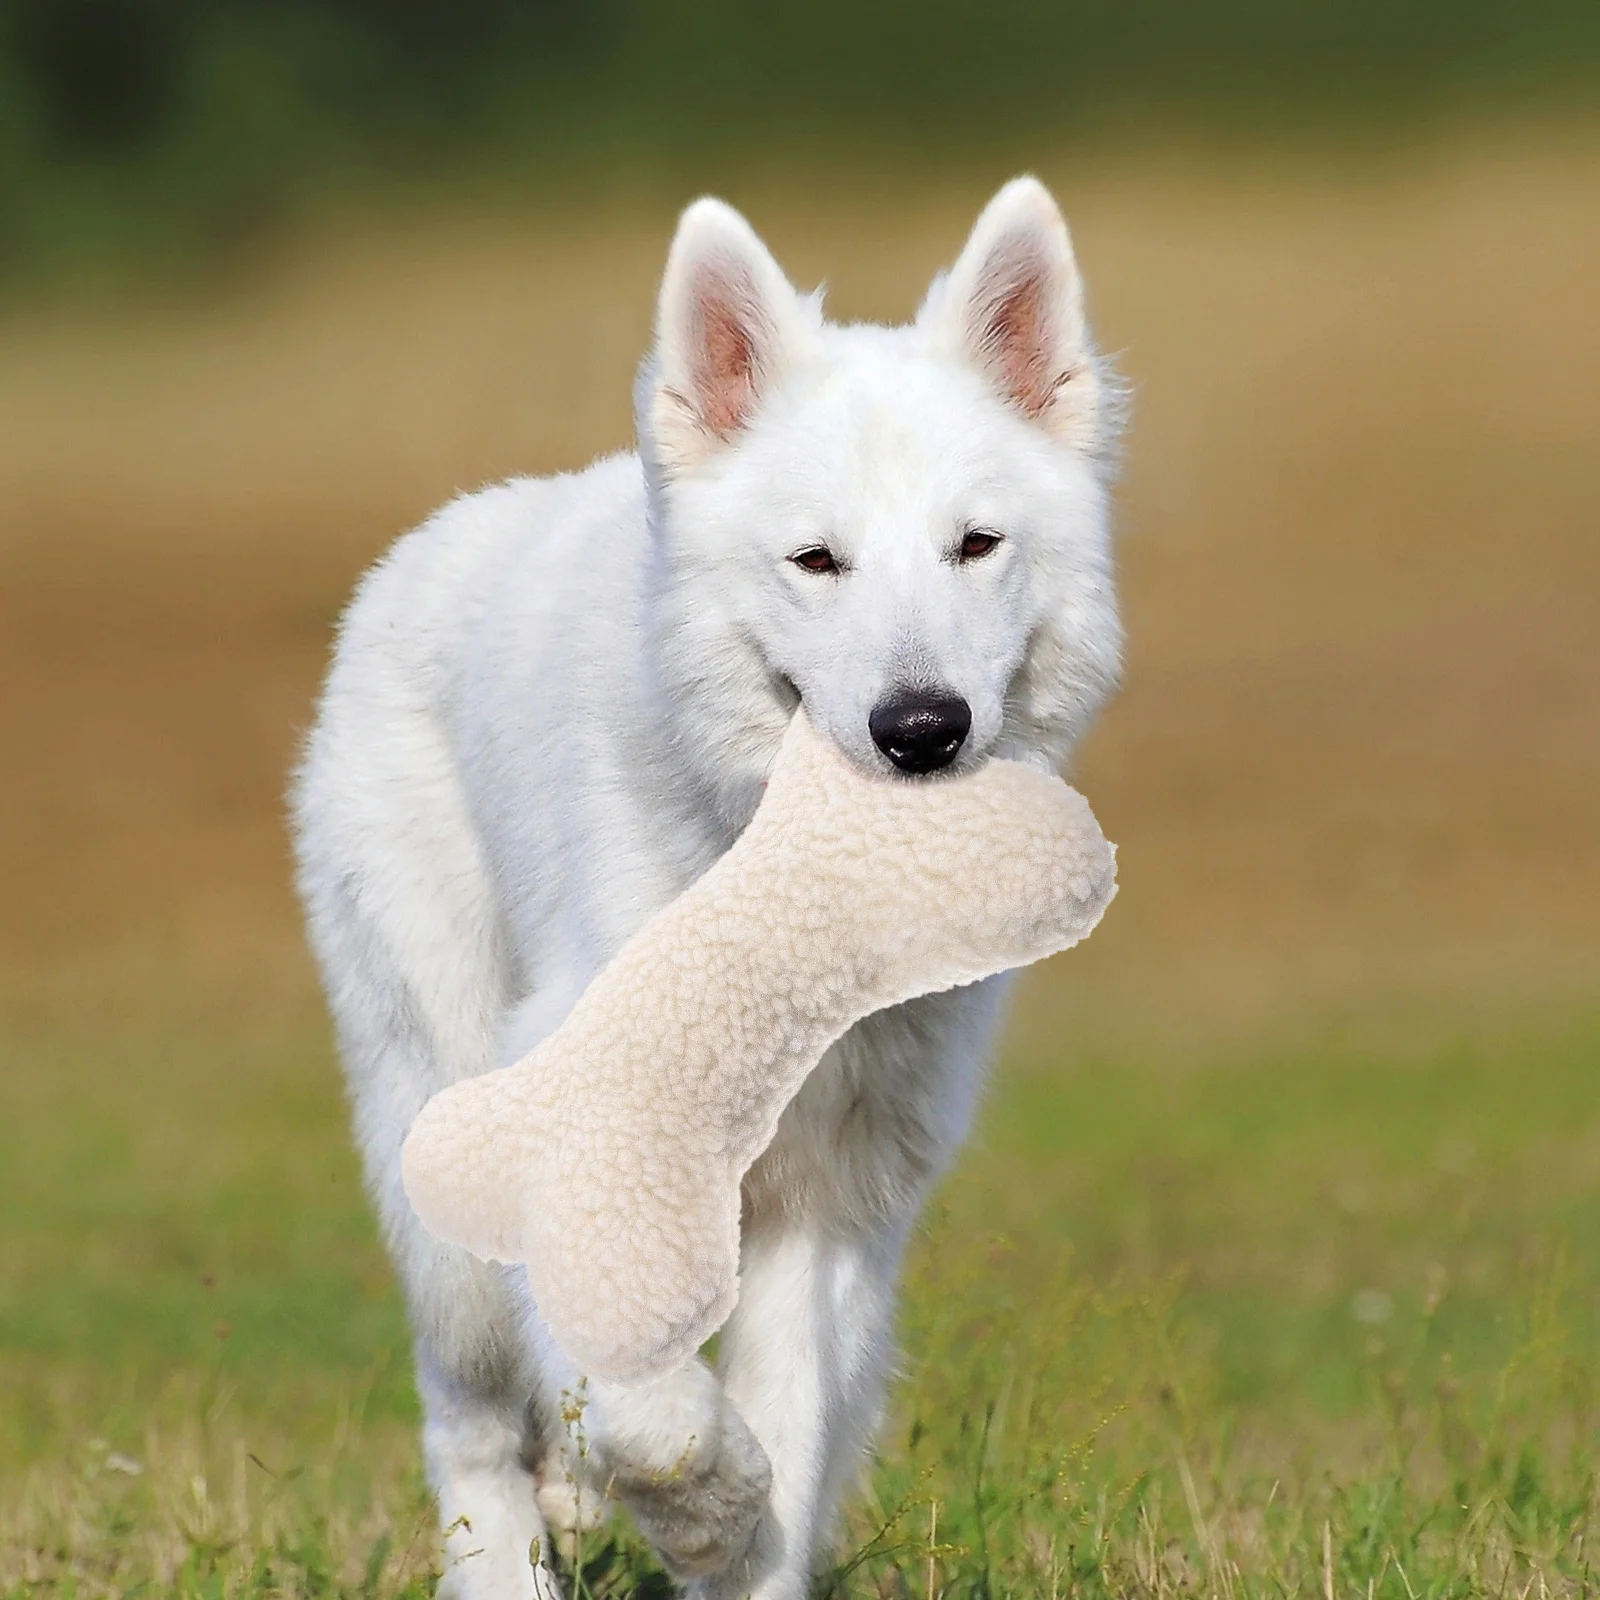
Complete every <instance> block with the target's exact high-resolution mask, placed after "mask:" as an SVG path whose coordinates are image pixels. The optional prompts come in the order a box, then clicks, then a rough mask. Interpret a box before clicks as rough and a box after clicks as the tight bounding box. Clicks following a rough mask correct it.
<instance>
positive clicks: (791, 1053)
mask: <svg viewBox="0 0 1600 1600" xmlns="http://www.w3.org/2000/svg"><path fill="white" fill-rule="evenodd" d="M1115 879H1116V872H1115V849H1114V847H1113V846H1112V845H1110V844H1109V843H1107V841H1106V838H1105V836H1104V834H1102V833H1101V831H1100V827H1099V824H1098V823H1097V822H1096V821H1095V818H1094V815H1093V813H1092V812H1091V811H1090V809H1089V805H1088V802H1087V801H1085V800H1084V798H1083V797H1082V796H1081V795H1080V794H1078V793H1077V792H1076V791H1075V790H1073V789H1071V788H1069V787H1068V786H1067V785H1066V784H1065V783H1063V782H1062V781H1061V780H1060V779H1059V778H1055V777H1052V776H1050V775H1049V774H1047V773H1044V772H1041V771H1039V770H1037V769H1035V768H1033V767H1028V766H1023V765H1022V764H1020V763H1017V762H1011V761H991V762H989V763H987V764H986V765H985V766H983V767H981V768H979V769H978V770H977V771H976V772H974V773H972V774H970V775H967V776H963V777H959V778H951V779H945V780H939V779H934V780H932V781H920V782H906V781H902V780H896V779H889V778H885V777H881V776H872V775H870V774H866V773H863V772H861V771H859V770H858V769H857V768H856V767H855V766H853V765H852V764H851V763H850V762H849V761H848V760H846V759H845V758H844V757H843V756H842V755H841V754H840V753H839V752H838V750H837V749H835V747H834V746H833V744H832V743H831V742H830V741H829V740H827V739H826V738H824V737H823V736H822V735H821V734H819V733H818V732H817V731H816V730H815V729H814V728H813V727H812V726H811V723H810V721H809V720H808V718H807V717H806V715H805V713H804V712H803V711H802V712H800V713H797V714H796V716H795V717H794V720H793V722H792V724H791V726H790V729H789V731H788V733H787V734H786V735H785V738H784V742H783V745H782V747H781V749H780V751H779V754H778V758H777V761H776V763H775V764H774V767H773V770H772V774H771V777H770V779H769V781H768V785H767V790H766V794H765V796H764V797H763V799H762V802H761V805H760V807H759V808H758V809H757V811H756V815H755V818H754V820H753V821H752V822H751V824H750V826H749V827H748V828H747V829H746V830H745V832H744V833H743V834H742V835H741V836H740V837H739V839H738V841H737V842H736V843H735V844H734V846H733V847H732V849H730V850H729V851H728V852H727V854H726V855H725V856H723V857H722V858H721V860H719V861H718V862H717V863H716V864H715V865H714V866H713V867H712V868H711V869H710V870H709V871H708V872H706V873H705V875H704V876H703V877H701V878H700V879H699V880H698V881H697V882H696V883H695V884H694V885H692V886H691V887H690V888H689V889H688V890H687V891H686V892H685V893H684V894H682V895H680V896H679V898H678V899H677V900H675V901H673V902H672V904H671V905H669V906H667V907H666V908H665V909H664V910H662V911H661V912H659V913H658V914H657V915H656V916H655V917H653V918H652V919H651V920H650V921H649V922H647V923H646V924H645V926H644V927H643V928H641V929H640V930H639V932H638V933H637V934H635V935H634V936H633V938H631V939H630V940H629V941H628V942H627V943H626V944H625V945H624V946H623V947H622V949H621V951H620V952H619V953H618V954H617V956H616V958H615V959H614V960H613V961H612V962H611V964H610V965H609V966H608V967H606V968H605V970H604V971H603V972H601V974H600V975H599V976H598V977H597V978H596V979H595V980H594V982H593V983H592V984H591V985H590V986H589V988H588V989H587V990H586V991H585V992H584V994H583V996H582V997H581V998H580V999H579V1001H578V1003H577V1005H576V1006H575V1007H574V1009H573V1011H572V1013H571V1015H570V1016H569V1017H568V1019H567V1021H566V1022H565V1023H564V1024H563V1025H562V1026H561V1027H560V1028H559V1029H557V1031H556V1032H555V1033H553V1034H552V1035H551V1036H550V1037H549V1038H548V1039H546V1040H545V1041H544V1043H542V1044H541V1045H539V1046H538V1047H537V1048H536V1049H534V1050H533V1051H531V1052H530V1053H529V1054H528V1055H527V1056H526V1057H524V1058H523V1059H522V1060H521V1061H519V1062H518V1063H517V1064H516V1065H515V1066H512V1067H508V1068H506V1069H505V1070H504V1071H500V1072H492V1073H488V1074H486V1075H484V1076H482V1077H478V1078H472V1079H468V1080H466V1081H464V1082H461V1083H457V1084H454V1085H452V1086H451V1087H450V1088H448V1089H446V1090H444V1092H443V1093H441V1094H439V1095H437V1096H435V1098H434V1099H433V1100H431V1101H430V1102H429V1103H428V1105H427V1106H426V1107H424V1109H423V1111H422V1114H421V1115H420V1116H419V1117H418V1118H417V1120H416V1122H415V1124H414V1125H413V1127H412V1129H411V1132H410V1134H409V1136H408V1137H407V1139H406V1143H405V1148H404V1151H403V1153H402V1171H403V1176H404V1181H405V1187H406V1193H407V1194H408V1195H409V1196H410V1199H411V1203H412V1205H413V1206H414V1207H415V1208H416V1210H417V1213H418V1215H419V1216H420V1217H421V1218H422V1220H423V1222H424V1223H425V1224H426V1225H427V1227H428V1228H429V1229H430V1230H431V1231H432V1232H433V1233H435V1234H436V1235H438V1236H439V1237H440V1238H441V1239H445V1240H448V1241H450V1242H452V1243H455V1244H459V1245H463V1246H465V1247H466V1248H467V1249H468V1250H470V1251H472V1252H473V1253H474V1254H476V1255H478V1256H481V1257H484V1258H486V1259H488V1260H494V1261H504V1262H522V1263H524V1264H525V1266H526V1268H527V1273H528V1279H529V1286H530V1289H531V1291H532V1294H533V1297H534V1300H535V1302H536V1304H537V1305H538V1308H539V1312H540V1315H541V1316H542V1317H543V1318H544V1320H545V1321H546V1322H547V1323H548V1325H549V1327H550V1330H551V1332H552V1333H553V1334H554V1335H555V1337H556V1339H557V1340H558V1341H559V1342H560V1344H561V1345H562V1346H563V1348H565V1350H566V1351H567V1352H568V1354H569V1355H571V1356H572V1357H573V1359H574V1360H575V1361H576V1362H577V1363H578V1364H579V1365H580V1366H581V1367H582V1368H583V1370H585V1371H587V1372H589V1373H591V1374H593V1375H594V1376H596V1377H599V1378H606V1379H611V1380H614V1381H618V1382H629V1381H634V1380H639V1379H644V1378H648V1377H652V1376H655V1375H658V1374H660V1373H663V1372H666V1371H670V1370H671V1369H673V1368H674V1367H676V1366H678V1365H680V1364H681V1363H682V1362H683V1361H685V1360H687V1359H688V1357H689V1356H691V1355H692V1354H693V1353H694V1351H695V1350H696V1349H697V1348H698V1347H699V1346H700V1345H701V1344H702V1343H703V1342H704V1341H705V1340H706V1339H707V1338H708V1337H709V1336H710V1335H711V1334H712V1333H714V1332H715V1331H716V1330H717V1329H718V1328H719V1327H720V1326H721V1325H722V1323H723V1322H724V1321H725V1320H726V1319H727V1316H728V1314H729V1312H730V1311H732V1309H733V1305H734V1301H735V1299H736V1298H737V1295H738V1270H739V1185H740V1180H741V1179H742V1178H743V1176H744V1174H745V1172H746V1171H747V1170H748V1168H749V1167H750V1165H751V1163H752V1162H753V1161H754V1160H755V1158H756V1157H757V1156H758V1155H759V1154H760V1153H761V1151H762V1150H763V1149H764V1148H765V1147H766V1145H767V1144H768V1143H769V1142H770V1141H771V1139H772V1136H773V1133H774V1131H775V1129H776V1127H777V1123H778V1118H779V1116H780V1115H781V1114H782V1112H783V1109H784V1107H785V1106H786V1105H787V1104H788V1103H789V1101H790V1100H791V1099H793V1097H794V1095H795V1094H796V1093H797V1091H798V1090H799V1088H800V1086H801V1084H802V1083H803V1082H804V1081H805V1079H806V1076H807V1074H809V1073H810V1072H811V1070H812V1068H813V1067H815V1066H816V1064H817V1062H818V1061H819V1060H820V1059H821V1057H822V1055H823V1053H824V1052H825V1051H826V1050H827V1048H828V1046H829V1045H830V1044H832V1043H833V1042H834V1041H835V1040H836V1039H838V1038H839V1037H840V1035H841V1034H843V1033H844V1032H845V1030H846V1029H847V1028H849V1027H850V1026H851V1025H852V1024H853V1023H855V1022H857V1021H859V1020H860V1019H861V1018H862V1017H864V1016H866V1015H867V1014H868V1013H870V1012H873V1011H877V1010H879V1009H881V1008H882V1007H884V1006H889V1005H894V1004H896V1003H898V1002H900V1001H903V1000H908V999H911V998H912V997H913V996H915V995H921V994H930V993H933V992H934V991H936V990H941V989H950V988H954V987H955V986H957V985H958V984H965V983H972V982H975V981H977V980H978V979H980V978H984V977H988V976H990V975H992V974H994V973H997V972H1003V971H1006V970H1009V969H1010V968H1013V967H1019V966H1023V965H1026V964H1027V963H1029V962H1032V961H1037V960H1039V959H1040V958H1041V957H1044V956H1047V955H1051V954H1053V953H1055V952H1056V951H1058V950H1064V949H1066V948H1067V947H1069V946H1071V945H1074V944H1076V943H1077V942H1078V941H1079V940H1080V939H1082V938H1084V937H1085V936H1086V935H1087V934H1088V933H1089V932H1090V931H1091V930H1092V929H1093V928H1094V926H1095V924H1096V923H1097V922H1098V921H1099V920H1100V916H1101V914H1102V913H1103V912H1104V910H1105V908H1106V906H1107V904H1109V902H1110V900H1111V897H1112V895H1113V894H1114V893H1115V892H1116V881H1115ZM535 1176H537V1180H538V1182H537V1187H535V1185H534V1183H533V1181H532V1180H533V1178H534V1177H535Z"/></svg>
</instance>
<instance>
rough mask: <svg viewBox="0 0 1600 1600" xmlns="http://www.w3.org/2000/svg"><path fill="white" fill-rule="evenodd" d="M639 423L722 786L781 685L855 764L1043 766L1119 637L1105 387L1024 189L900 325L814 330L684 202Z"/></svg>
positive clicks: (738, 249) (706, 754) (1100, 690)
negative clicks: (1001, 758) (1003, 761)
mask: <svg viewBox="0 0 1600 1600" xmlns="http://www.w3.org/2000/svg"><path fill="white" fill-rule="evenodd" d="M638 411H639V431H640V439H641V445H642V449H643V452H644V456H645V461H646V466H647V470H648V472H649V475H650V481H651V489H652V504H653V517H654V521H655V531H656V537H657V540H658V557H659V560H658V579H659V583H660V595H659V598H660V601H661V604H660V606H659V608H658V616H659V619H660V627H661V634H660V637H659V639H658V648H659V650H660V653H661V657H662V666H663V670H664V673H665V675H666V677H667V678H668V680H669V681H670V682H671V684H672V685H673V688H674V690H675V692H676V698H677V700H678V702H679V703H680V705H682V706H685V707H689V708H692V709H690V710H689V711H688V713H687V714H688V716H689V717H690V719H691V721H690V725H689V726H688V727H686V728H685V729H684V730H683V736H684V737H685V738H687V739H688V740H691V741H692V742H693V743H694V744H695V746H696V754H697V755H698V756H699V757H700V758H701V759H702V760H707V759H709V761H710V763H711V764H714V765H715V766H716V767H717V768H718V769H720V770H721V771H723V772H725V773H726V774H727V775H728V778H729V779H730V780H732V783H733V785H734V787H735V788H738V787H740V786H741V784H742V783H743V782H744V781H747V780H748V778H749V777H751V776H754V777H759V775H760V773H762V772H764V771H765V768H766V766H767V765H768V763H770V761H771V759H772V755H773V753H774V751H775V750H776V748H777V743H778V739H779V737H780V736H781V733H782V729H783V726H784V724H785V722H786V720H787V717H788V715H789V713H790V712H791V711H792V709H793V706H794V699H795V696H796V695H799V696H800V697H802V698H803V699H804V701H805V703H806V706H807V708H808V709H809V711H810V713H811V716H812V719H813V721H814V722H815V723H816V724H817V725H818V726H819V727H821V728H822V729H824V730H825V731H826V732H827V733H828V734H829V735H830V736H831V737H832V738H833V739H834V740H835V742H836V743H837V744H838V745H839V746H840V748H841V749H842V750H843V751H844V752H845V753H846V754H847V755H848V756H850V757H851V758H852V759H853V760H855V761H856V762H858V763H859V764H861V765H863V766H866V767H879V768H882V769H883V770H885V771H886V772H901V773H906V774H911V775H922V774H927V773H933V772H938V771H945V770H950V771H959V770H961V769H962V768H964V767H968V766H972V765H975V764H977V763H979V762H981V761H982V760H984V759H985V758H986V757H988V756H989V755H991V754H1003V755H1007V756H1011V757H1015V758H1020V759H1024V760H1031V761H1034V762H1036V763H1039V764H1044V765H1049V766H1051V767H1054V766H1058V765H1059V764H1060V762H1061V761H1062V760H1063V759H1064V757H1065V755H1066V753H1067V751H1068V749H1069V747H1070V746H1071V744H1072V742H1073V741H1074V740H1075V739H1076V737H1077V736H1078V735H1079V734H1080V733H1081V732H1082V730H1083V728H1084V727H1085V725H1086V724H1087V722H1088V721H1089V719H1090V717H1091V716H1092V715H1093V714H1094V712H1095V710H1096V709H1097V708H1098V706H1099V705H1100V703H1101V702H1102V701H1103V700H1104V698H1105V697H1106V695H1107V694H1108V693H1109V691H1110V689H1111V687H1112V686H1113V684H1114V682H1115V680H1116V675H1117V670H1118V659H1119V650H1120V642H1121V636H1120V628H1119V623H1118V618H1117V610H1116V599H1115V592H1114V587H1113V579H1112V566H1111V558H1110V549H1109V530H1108V507H1107V478H1108V467H1107V462H1108V457H1109V454H1110V449H1109V446H1110V444H1111V434H1112V431H1113V429H1112V418H1111V416H1110V415H1109V412H1110V407H1109V406H1108V397H1107V392H1106V383H1105V379H1104V376H1103V374H1102V372H1101V369H1100V367H1099V366H1098V364H1097V362H1096V358H1095V355H1094V351H1093V349H1092V347H1091V345H1090V342H1089V336H1088V331H1087V327H1086V325H1085V320H1084V312H1083V292H1082V284H1081V280H1080V278H1079V274H1078V268H1077V263H1076V261H1075V259H1074V256H1073V251H1072V244H1071V241H1070V239H1069V237H1068V234H1067V229H1066V225H1065V223H1064V222H1063V221H1062V218H1061V213H1060V211H1059V210H1058V209H1057V207H1056V204H1055V202H1054V200H1052V199H1051V197H1050V195H1049V193H1048V191H1046V190H1045V188H1044V187H1043V186H1042V185H1041V184H1040V183H1038V182H1037V181H1036V180H1034V179H1031V178H1019V179H1017V180H1016V181H1014V182H1012V183H1009V184H1007V185H1006V187H1005V188H1003V189H1002V190H1001V191H1000V192H999V194H997V195H996V196H995V198H994V199H993V200H992V201H991V202H990V204H989V205H988V207H987V208H986V209H985V210H984V212H983V214H982V215H981V216H980V217H979V219H978V222H977V225H976V227H975V228H974V229H973V232H972V236H971V238H970V239H969V240H968V241H967V244H966V246H965V248H964V249H963V251H962V253H961V256H960V258H959V259H958V260H957V262H956V264H955V266H954V267H953V268H951V269H950V271H949V272H948V273H944V274H941V275H940V276H939V277H938V278H936V279H935V281H934V283H933V286H932V288H931V289H930V291H929V293H928V296H927V299H926V301H925V302H924V304H923V306H922V309H921V311H920V312H919V313H918V315H917V317H916V320H915V321H914V322H913V323H911V324H910V325H909V326H907V327H902V328H880V327H840V326H834V325H831V324H829V323H827V322H826V321H825V320H824V319H823V315H822V308H821V302H820V297H819V296H802V295H800V294H798V293H796V291H795V290H794V289H793V288H792V287H791V285H790V284H789V282H788V280H787V279H786V278H785V276H784V274H783V272H782V270H781V269H780V268H779V267H778V265H777V263H776V262H775V261H774V260H773V258H772V256H771V254H770V253H769V252H768V251H767V249H766V247H765V246H764V245H763V244H762V242H761V241H760V239H758V238H757V237H756V235H755V233H754V232H753V231H752V230H751V228H750V226H749V225H748V224H747V223H746V222H745V220H744V219H743V218H742V217H741V216H740V215H739V214H738V213H737V212H735V211H733V210H732V209H730V208H729V207H728V206H726V205H724V204H722V203H721V202H720V201H716V200H700V201H697V202H696V203H695V204H694V205H692V206H691V207H690V208H689V209H688V211H686V212H685V213H684V215H683V219H682V221H681V222H680V223H679V226H678V232H677V236H676V238H675V239H674V241H673V245H672V250H671V253H670V255H669V258H668V261H667V268H666V274H665V277H664V279H663V282H662V287H661V298H660V305H659V310H658V317H657V330H656V349H655V353H654V356H653V357H652V359H651V360H650V362H648V363H647V364H646V366H645V368H644V370H643V372H642V374H641V378H640V385H639V395H638ZM719 787H722V785H721V784H719ZM733 809H735V810H738V809H742V803H741V802H740V801H737V800H735V801H733Z"/></svg>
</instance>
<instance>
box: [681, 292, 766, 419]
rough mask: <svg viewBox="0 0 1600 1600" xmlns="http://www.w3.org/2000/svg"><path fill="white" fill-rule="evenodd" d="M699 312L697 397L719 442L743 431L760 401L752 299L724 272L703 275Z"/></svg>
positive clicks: (698, 303) (697, 295)
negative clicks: (753, 403) (757, 398)
mask: <svg viewBox="0 0 1600 1600" xmlns="http://www.w3.org/2000/svg"><path fill="white" fill-rule="evenodd" d="M695 302H696V304H697V306H698V308H699V317H698V319H697V320H698V324H699V326H698V329H697V332H698V335H699V337H698V339H697V341H696V351H695V356H696V359H695V366H694V377H695V391H696V393H695V398H696V400H697V401H698V403H699V410H700V418H701V421H702V422H703V423H704V424H705V426H706V427H707V428H708V429H709V430H710V431H711V432H712V433H714V434H716V435H717V436H718V437H719V438H723V439H726V438H728V437H730V436H731V435H732V434H734V433H735V432H737V431H738V429H739V428H740V427H741V426H742V425H743V424H744V422H745V420H746V419H747V418H748V416H749V414H750V410H751V405H752V402H753V401H754V398H755V375H756V373H755V369H756V344H755V337H754V334H753V331H752V328H751V320H752V313H751V308H750V306H749V304H748V299H747V297H744V296H741V295H740V293H739V289H738V286H737V285H735V284H733V283H730V282H729V281H728V279H727V278H726V277H724V276H723V275H722V274H720V273H715V272H704V273H702V274H701V276H700V278H699V281H698V282H697V283H696V284H695Z"/></svg>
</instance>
